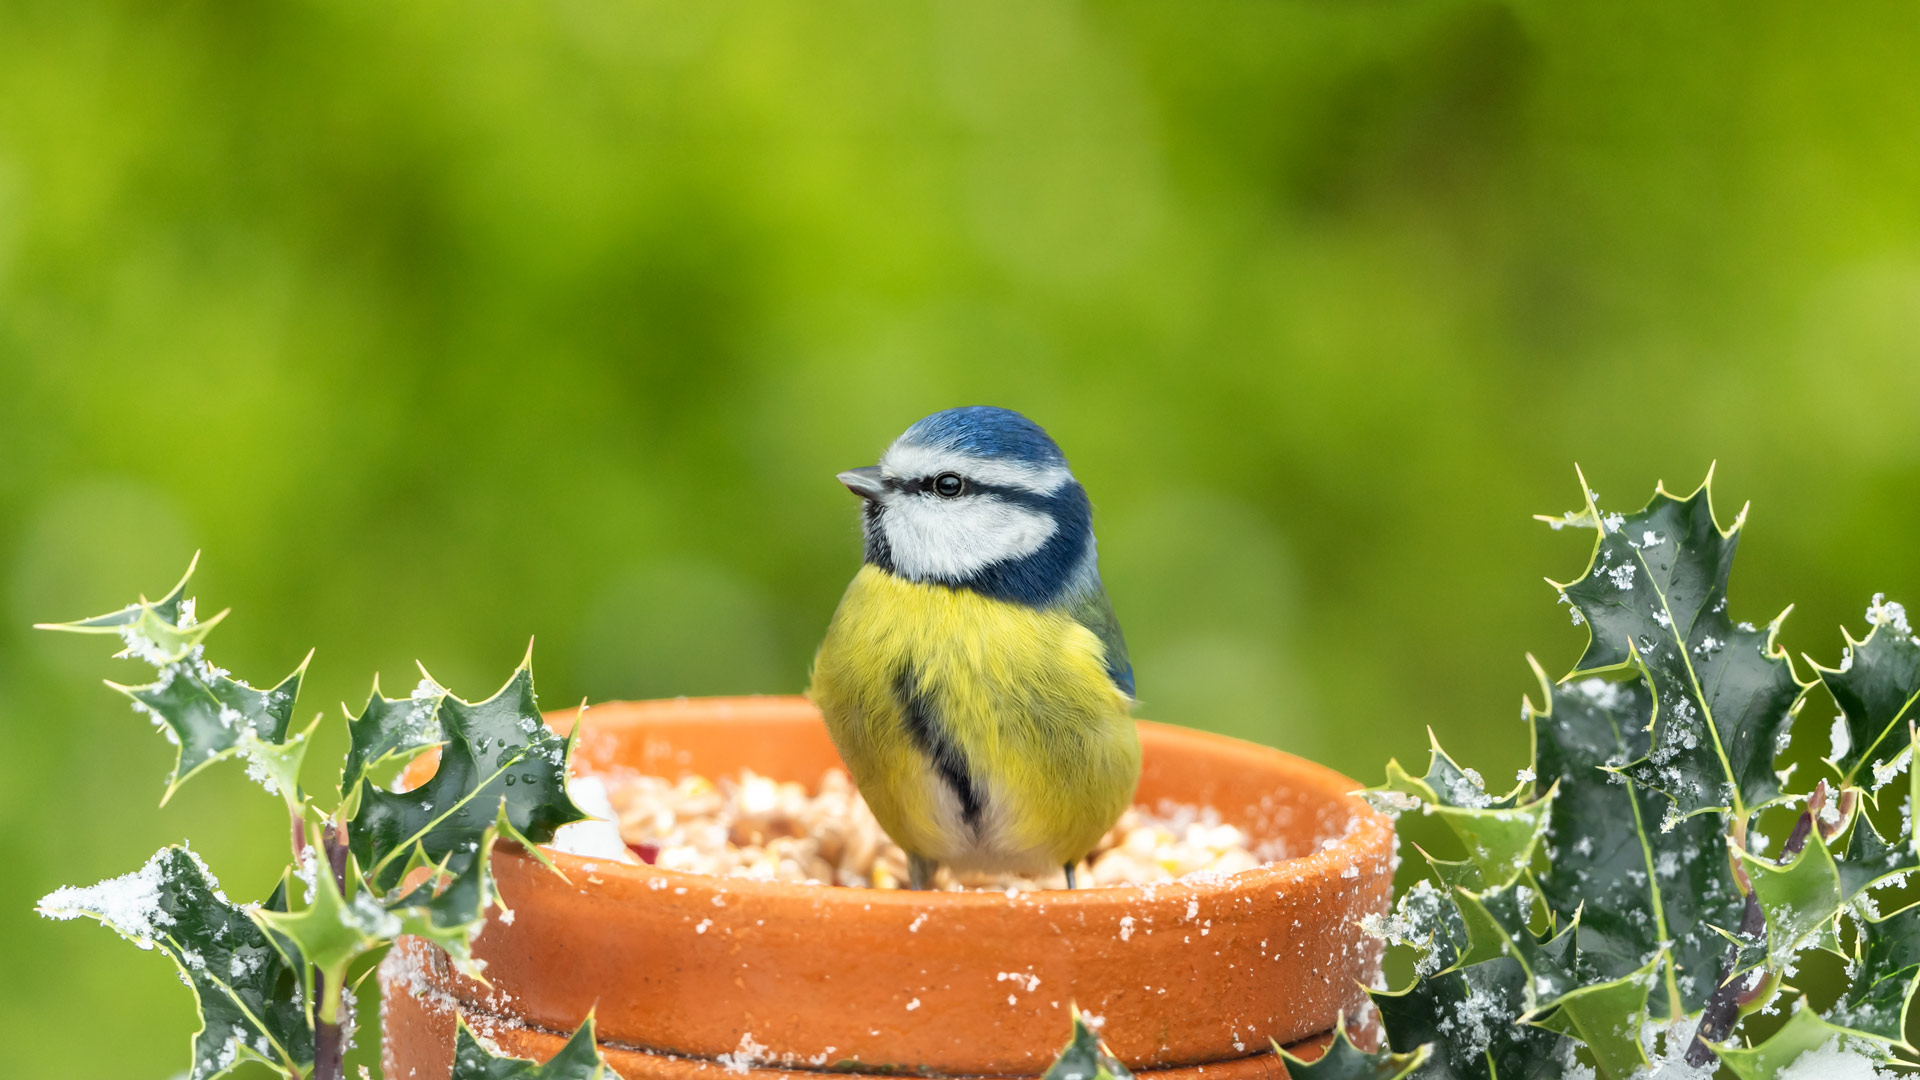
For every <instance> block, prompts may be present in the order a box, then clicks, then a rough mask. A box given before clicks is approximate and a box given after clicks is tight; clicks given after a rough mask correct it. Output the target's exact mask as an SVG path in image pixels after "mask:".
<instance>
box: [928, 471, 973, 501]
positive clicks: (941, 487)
mask: <svg viewBox="0 0 1920 1080" xmlns="http://www.w3.org/2000/svg"><path fill="white" fill-rule="evenodd" d="M966 486H967V482H966V481H965V480H962V479H960V474H959V473H950V472H943V473H941V474H940V475H939V476H936V477H934V478H933V491H934V494H936V495H938V496H940V497H941V498H943V499H951V498H953V497H954V496H956V495H958V494H960V492H961V491H962V490H964V489H965V488H966Z"/></svg>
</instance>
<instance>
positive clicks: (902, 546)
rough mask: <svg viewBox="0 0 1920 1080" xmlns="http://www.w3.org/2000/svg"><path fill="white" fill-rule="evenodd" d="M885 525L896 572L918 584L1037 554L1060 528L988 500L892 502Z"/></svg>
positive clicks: (904, 498) (905, 499)
mask: <svg viewBox="0 0 1920 1080" xmlns="http://www.w3.org/2000/svg"><path fill="white" fill-rule="evenodd" d="M882 520H883V521H884V522H885V527H886V530H887V545H888V546H889V547H890V548H891V549H892V551H893V565H894V569H895V570H896V571H897V572H898V573H899V574H900V575H901V576H902V577H906V578H911V579H914V580H925V579H928V578H933V579H956V578H965V577H968V576H970V575H972V574H975V573H977V572H979V571H980V570H982V569H984V568H986V567H988V566H991V565H992V564H994V563H997V562H1000V561H1002V560H1005V559H1018V558H1020V557H1022V556H1024V555H1031V554H1033V553H1034V552H1036V551H1039V550H1040V548H1041V547H1042V546H1044V545H1045V544H1046V542H1047V539H1048V538H1049V537H1051V536H1052V535H1053V533H1054V529H1055V528H1057V526H1055V525H1054V522H1053V518H1051V517H1049V516H1048V515H1046V514H1043V513H1040V512H1038V511H1036V510H1029V509H1027V508H1026V507H1024V506H1016V505H1014V504H1012V503H1008V502H1003V501H1001V500H999V499H995V498H989V497H984V496H974V497H972V498H966V499H951V500H950V499H930V498H927V497H926V496H923V495H905V496H900V497H897V498H895V499H893V500H890V501H889V502H888V503H887V509H886V514H885V515H884V516H883V518H882Z"/></svg>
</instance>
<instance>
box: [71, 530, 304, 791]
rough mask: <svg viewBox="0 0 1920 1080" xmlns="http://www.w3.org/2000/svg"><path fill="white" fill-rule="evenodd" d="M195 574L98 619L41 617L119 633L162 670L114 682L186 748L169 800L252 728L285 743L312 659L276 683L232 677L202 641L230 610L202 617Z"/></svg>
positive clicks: (133, 652) (237, 747) (129, 652)
mask: <svg viewBox="0 0 1920 1080" xmlns="http://www.w3.org/2000/svg"><path fill="white" fill-rule="evenodd" d="M198 562H199V556H198V555H195V556H194V563H195V565H198ZM192 576H193V566H189V567H187V573H186V576H184V577H182V578H181V579H180V583H179V584H178V585H175V586H174V587H173V590H172V591H171V592H169V593H168V594H167V595H166V598H165V599H163V600H161V601H160V602H159V603H152V602H150V601H148V600H146V599H144V598H143V599H141V600H140V601H139V602H138V603H135V604H131V605H129V606H127V607H125V608H122V609H121V610H119V611H115V612H110V613H108V614H106V615H100V616H96V617H94V618H91V619H82V620H80V621H79V622H71V623H42V624H40V625H39V628H40V629H43V630H63V631H67V632H71V633H87V634H117V635H118V636H119V637H120V639H121V640H122V641H123V642H124V643H125V645H126V648H125V649H124V650H123V651H122V652H121V653H120V654H119V655H121V656H124V657H132V658H135V659H140V660H145V661H147V662H149V663H151V664H152V665H153V666H154V668H155V670H156V671H157V672H158V678H157V679H156V680H155V681H154V682H151V683H147V684H145V685H142V686H122V685H120V684H118V683H115V682H108V683H107V685H108V686H111V687H113V688H114V689H115V690H118V691H120V692H121V693H123V694H125V695H127V697H129V698H131V699H132V700H133V707H134V709H135V710H136V711H139V712H142V713H145V714H146V715H147V717H148V718H149V719H151V720H152V721H153V723H154V726H155V727H157V728H159V729H160V731H161V733H162V734H164V735H166V737H167V740H168V741H169V742H171V743H173V744H174V745H175V746H176V747H178V748H179V749H178V753H177V754H176V755H175V757H174V762H173V772H172V774H171V775H169V776H168V777H167V790H166V793H165V794H164V795H163V796H162V797H161V799H160V802H161V804H162V805H165V804H166V802H167V800H168V799H171V798H172V797H173V793H174V791H176V790H177V789H178V788H179V787H180V785H181V784H182V783H184V782H185V781H186V779H187V778H188V777H190V776H192V775H193V774H195V773H197V772H199V771H200V770H201V769H203V768H205V767H206V766H208V765H210V764H212V763H213V762H215V761H218V760H220V759H221V758H225V757H231V756H233V755H235V754H237V753H240V752H241V742H242V740H243V739H244V738H247V737H248V735H249V733H250V734H251V736H252V737H253V738H254V739H257V740H258V741H259V742H260V743H262V744H265V745H268V746H277V745H280V744H283V743H286V742H287V741H288V739H287V727H288V725H289V723H290V722H291V721H292V719H293V708H294V701H295V699H296V698H297V697H298V696H299V694H300V679H301V677H302V676H303V675H305V673H306V670H307V663H308V661H310V660H312V659H313V654H312V653H311V652H309V653H308V654H307V659H306V660H302V661H300V666H299V667H297V668H295V669H294V671H293V674H291V675H289V676H287V677H286V678H285V679H282V680H281V681H280V683H279V685H277V686H275V687H273V688H272V689H270V690H256V689H254V688H253V687H252V686H249V685H248V684H246V683H244V682H241V681H239V680H237V679H233V678H230V677H229V676H228V673H227V672H226V670H225V669H223V668H218V667H215V666H213V665H212V664H209V663H208V662H207V661H206V658H205V645H204V644H203V642H204V640H205V638H206V636H207V632H208V631H210V630H212V629H213V627H214V625H215V624H216V623H218V622H219V621H220V619H222V618H223V617H225V615H226V612H224V611H223V612H221V613H220V614H219V615H216V616H214V617H213V618H211V619H208V620H207V621H206V622H199V621H197V620H196V619H195V617H194V604H193V601H192V600H188V599H185V598H184V594H185V591H186V587H187V579H188V578H190V577H192ZM251 775H254V776H255V778H256V779H261V778H263V777H265V776H266V775H267V774H265V773H262V772H260V771H258V770H253V771H252V772H251Z"/></svg>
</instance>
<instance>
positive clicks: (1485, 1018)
mask: <svg viewBox="0 0 1920 1080" xmlns="http://www.w3.org/2000/svg"><path fill="white" fill-rule="evenodd" d="M1526 984H1527V974H1526V972H1525V971H1524V970H1523V969H1522V968H1521V966H1520V964H1519V963H1518V962H1517V961H1515V960H1514V959H1513V958H1511V957H1501V958H1499V959H1497V960H1488V961H1486V962H1485V963H1480V964H1473V965H1470V966H1467V967H1460V968H1453V969H1450V970H1447V971H1443V972H1440V973H1439V974H1437V975H1433V976H1430V977H1428V978H1423V979H1419V980H1416V981H1415V982H1414V983H1413V984H1412V985H1410V986H1408V987H1407V988H1406V989H1404V990H1400V991H1397V992H1387V991H1371V994H1372V997H1373V1001H1374V1004H1375V1005H1377V1006H1379V1009H1380V1016H1381V1020H1382V1021H1383V1022H1384V1023H1385V1026H1386V1029H1387V1041H1388V1043H1389V1045H1391V1046H1392V1048H1393V1049H1394V1050H1395V1051H1396V1052H1398V1053H1403V1054H1405V1053H1412V1052H1414V1051H1415V1050H1416V1049H1417V1048H1419V1047H1420V1046H1423V1045H1426V1044H1432V1045H1433V1047H1434V1050H1433V1053H1432V1055H1431V1056H1430V1057H1429V1058H1428V1059H1427V1061H1426V1063H1425V1064H1424V1065H1422V1066H1421V1067H1420V1069H1419V1070H1418V1071H1416V1072H1415V1073H1414V1074H1413V1075H1414V1076H1416V1077H1418V1078H1419V1080H1496V1078H1498V1080H1505V1078H1506V1077H1511V1076H1521V1077H1528V1078H1531V1080H1555V1078H1557V1077H1562V1076H1567V1075H1569V1074H1570V1072H1571V1069H1572V1060H1573V1055H1572V1050H1573V1045H1574V1044H1573V1042H1572V1040H1570V1039H1568V1038H1566V1037H1565V1036H1564V1035H1561V1034H1559V1033H1558V1032H1554V1031H1549V1030H1547V1029H1545V1028H1541V1027H1537V1026H1534V1025H1531V1024H1526V1023H1523V1022H1522V1020H1521V1018H1522V1017H1523V1016H1524V1015H1525V1013H1526V1007H1527V990H1526Z"/></svg>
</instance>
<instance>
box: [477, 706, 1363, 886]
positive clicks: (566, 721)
mask: <svg viewBox="0 0 1920 1080" xmlns="http://www.w3.org/2000/svg"><path fill="white" fill-rule="evenodd" d="M603 705H620V706H623V708H624V707H628V706H634V707H636V708H632V709H629V710H627V714H626V715H623V716H618V717H612V718H609V719H607V720H603V721H600V722H599V723H600V724H601V725H604V726H606V727H609V728H612V727H633V726H641V725H644V724H647V723H650V722H658V717H657V716H652V715H649V713H650V712H652V710H653V709H654V708H658V707H661V706H671V707H674V708H675V709H676V711H677V710H678V709H679V708H689V709H699V710H701V711H700V712H698V713H691V714H689V715H676V716H675V717H674V720H675V722H677V723H687V724H696V725H702V726H704V725H708V724H712V725H715V726H718V725H722V724H727V723H730V722H732V719H731V717H729V716H728V715H727V713H728V711H729V710H730V709H733V708H739V707H747V708H754V709H765V708H767V707H769V706H772V707H783V706H790V707H804V708H806V709H812V708H813V705H812V703H811V702H810V701H808V699H807V698H806V697H805V696H803V695H798V694H792V695H784V694H782V695H775V694H768V695H745V696H720V697H680V698H671V699H664V700H660V701H647V702H625V701H621V702H605V703H603ZM594 708H596V706H584V707H581V708H575V709H568V710H563V711H557V712H550V713H547V714H546V720H547V723H548V724H549V725H550V726H552V727H553V728H554V729H555V730H556V731H560V732H562V733H570V732H571V731H572V730H573V728H574V727H575V723H576V721H578V720H580V719H582V718H584V720H585V722H586V725H587V726H588V728H592V727H594V726H596V723H595V720H594V715H593V711H594ZM603 715H604V714H603ZM1135 722H1136V723H1137V724H1138V725H1139V727H1140V733H1141V736H1142V737H1143V738H1144V739H1148V740H1162V739H1164V740H1170V741H1180V740H1189V741H1193V742H1201V743H1211V744H1214V745H1215V746H1218V747H1220V748H1222V749H1231V750H1233V751H1237V752H1239V753H1253V754H1258V755H1264V756H1270V757H1273V758H1277V759H1279V761H1280V763H1282V764H1283V765H1284V766H1285V767H1286V768H1287V771H1289V772H1290V773H1292V774H1293V775H1294V776H1295V777H1296V778H1297V782H1298V784H1299V786H1300V787H1302V788H1306V789H1310V790H1311V791H1312V792H1313V794H1314V795H1315V796H1317V797H1318V799H1319V801H1320V802H1321V803H1322V804H1324V805H1329V806H1340V807H1343V808H1344V809H1346V810H1347V811H1349V815H1348V818H1347V822H1348V823H1347V826H1346V829H1345V831H1344V832H1342V833H1340V834H1338V835H1335V836H1330V837H1323V838H1322V839H1321V840H1320V846H1319V847H1318V848H1317V849H1316V850H1314V851H1311V852H1308V853H1307V854H1304V855H1295V856H1289V857H1287V858H1284V859H1276V860H1274V861H1272V862H1268V863H1263V864H1261V865H1260V866H1256V867H1254V868H1252V869H1249V870H1242V871H1239V872H1237V873H1233V874H1208V873H1206V872H1204V871H1202V872H1198V873H1196V874H1192V875H1188V876H1186V877H1182V878H1176V879H1175V880H1173V881H1167V882H1160V883H1157V884H1149V885H1112V886H1094V887H1087V888H1080V889H1072V890H1068V889H1037V890H1021V891H1019V892H1017V893H1015V894H1014V896H1017V897H1018V898H1019V899H1020V900H1024V901H1027V902H1029V903H1034V902H1041V903H1046V904H1048V905H1052V904H1064V905H1069V906H1071V907H1074V908H1082V909H1087V910H1090V911H1099V910H1101V909H1109V910H1112V909H1132V908H1135V907H1137V906H1138V905H1140V904H1141V903H1143V902H1144V903H1152V902H1155V901H1161V902H1164V901H1167V900H1172V899H1187V898H1193V899H1200V898H1205V897H1213V896H1224V895H1229V894H1238V893H1244V892H1245V891H1246V890H1248V889H1250V888H1264V887H1281V886H1289V885H1295V884H1297V883H1300V882H1305V881H1311V880H1314V879H1320V878H1327V877H1331V876H1333V875H1336V874H1341V873H1343V872H1345V871H1347V870H1349V869H1351V868H1352V867H1353V866H1354V865H1355V864H1356V861H1357V859H1358V858H1359V857H1360V855H1361V853H1362V852H1366V851H1370V850H1375V849H1377V848H1379V847H1381V846H1383V845H1391V844H1392V843H1393V839H1392V837H1393V824H1392V822H1391V821H1390V820H1388V818H1387V817H1386V815H1384V814H1382V813H1380V812H1379V811H1378V810H1376V809H1374V808H1373V807H1372V806H1370V805H1368V804H1367V802H1366V801H1365V800H1363V799H1361V798H1360V797H1359V795H1358V793H1357V792H1358V789H1357V788H1355V787H1353V786H1352V785H1353V783H1354V782H1353V781H1352V780H1350V779H1348V778H1347V777H1345V776H1343V775H1342V774H1340V773H1338V772H1336V771H1334V770H1333V769H1330V768H1328V767H1327V766H1325V765H1321V764H1319V763H1318V762H1314V761H1309V760H1307V759H1305V758H1302V757H1297V756H1295V755H1293V754H1289V753H1287V752H1286V751H1284V750H1278V749H1275V748H1273V747H1270V746H1262V745H1261V744H1259V743H1255V742H1249V741H1247V740H1245V739H1236V738H1233V737H1232V736H1229V735H1221V734H1218V733H1216V732H1210V731H1201V730H1199V729H1196V728H1188V727H1182V726H1180V725H1177V724H1166V723H1159V722H1156V721H1152V720H1138V721H1135ZM576 768H577V769H578V773H577V775H600V774H599V773H598V771H597V770H593V769H588V768H580V767H579V766H576ZM1229 820H1231V819H1229ZM540 855H541V856H544V857H545V858H546V859H549V860H551V861H552V863H553V865H554V866H555V867H556V868H558V869H559V870H560V871H561V872H562V873H563V874H565V875H566V877H567V878H568V880H569V881H574V882H575V884H576V887H580V888H594V889H598V890H601V891H615V892H625V891H627V890H628V889H640V890H653V889H659V888H662V887H663V886H660V885H655V884H652V882H654V881H656V880H659V879H665V880H666V881H667V882H669V883H670V884H669V885H668V886H665V887H670V888H681V887H684V888H686V889H687V890H688V891H689V893H691V892H692V891H694V890H695V889H699V890H704V891H705V892H706V893H710V894H726V895H731V896H738V897H739V898H741V899H742V900H747V901H753V900H759V901H764V902H771V903H775V904H779V903H791V902H804V903H807V904H809V905H816V906H818V905H842V906H852V905H859V906H861V907H871V906H873V905H875V904H879V905H882V906H885V907H893V908H899V909H901V910H955V909H959V910H967V909H973V908H1003V907H1004V906H1005V905H1006V904H1007V902H1008V901H1009V900H1010V899H1012V898H1013V897H1010V896H1009V894H1008V892H1007V891H1005V890H999V891H995V890H985V889H968V890H962V891H946V890H940V891H932V890H929V891H924V892H916V891H914V890H911V889H876V888H873V887H871V886H858V885H832V884H819V885H802V884H794V883H790V882H784V881H767V880H764V879H759V878H748V877H726V876H718V875H713V874H702V873H698V872H695V871H689V870H671V869H667V868H665V867H659V866H653V865H649V864H647V863H627V862H621V861H618V860H613V859H609V858H607V857H606V856H593V855H576V854H573V853H571V852H565V851H558V850H555V849H553V848H551V847H546V846H542V847H541V848H540ZM494 857H495V858H501V857H505V858H512V859H524V860H527V861H530V862H531V861H535V856H534V855H532V854H531V853H529V852H527V851H525V850H523V849H521V848H519V847H517V846H508V845H502V846H501V847H500V848H499V849H498V850H496V852H495V853H494ZM576 874H577V875H578V879H577V880H576ZM594 878H597V879H598V880H592V879H594ZM582 881H584V882H585V884H581V882H582Z"/></svg>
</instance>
